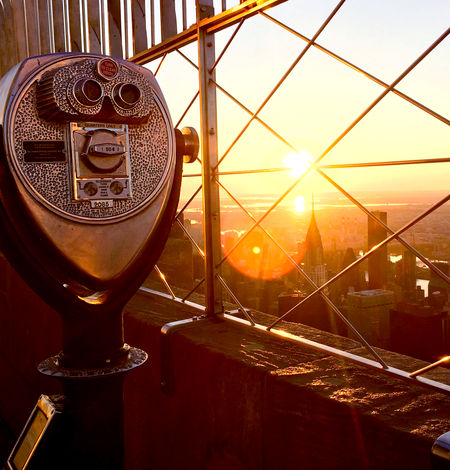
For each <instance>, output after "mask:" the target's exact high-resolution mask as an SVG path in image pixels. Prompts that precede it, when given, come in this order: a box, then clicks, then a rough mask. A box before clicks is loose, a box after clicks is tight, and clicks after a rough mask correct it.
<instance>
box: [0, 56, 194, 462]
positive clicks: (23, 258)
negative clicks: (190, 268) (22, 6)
mask: <svg viewBox="0 0 450 470" xmlns="http://www.w3.org/2000/svg"><path fill="white" fill-rule="evenodd" d="M0 126H1V128H0V138H1V145H0V153H1V155H0V224H1V230H0V232H1V233H0V237H1V249H2V250H3V252H4V253H5V255H6V256H7V257H8V259H9V260H10V262H11V264H12V265H13V266H14V268H15V269H16V270H17V271H18V272H19V273H20V274H21V276H22V277H23V278H24V279H25V280H26V281H27V282H28V283H29V284H30V286H31V287H32V288H33V289H34V290H35V291H36V292H37V293H38V294H39V295H40V296H41V297H42V298H43V299H44V300H45V301H46V302H47V303H48V304H50V305H51V306H52V307H53V308H54V309H56V310H57V311H58V312H59V313H60V314H61V316H62V321H63V350H62V351H61V352H60V353H59V354H58V355H56V356H54V357H51V358H48V359H46V360H44V361H43V362H42V363H41V364H40V366H39V370H40V371H41V372H42V373H44V374H47V375H50V376H54V377H57V378H59V379H60V380H61V381H62V385H63V391H64V395H63V396H62V397H59V398H56V397H47V396H45V395H43V396H41V398H40V400H39V402H38V403H37V405H36V407H35V409H34V410H33V412H32V414H31V415H30V418H29V420H28V422H27V423H26V425H25V428H24V430H23V432H22V435H21V436H20V437H19V439H18V441H17V443H16V445H15V447H14V449H13V450H12V452H11V455H10V457H9V459H8V462H7V464H6V468H8V469H13V470H16V469H21V470H22V469H41V468H42V469H43V468H45V469H47V470H48V469H56V468H57V469H94V468H95V469H96V470H99V469H116V468H117V469H121V468H123V416H122V415H123V404H122V381H123V377H124V374H125V373H126V372H127V371H129V370H130V369H132V368H134V367H136V366H138V365H140V364H142V363H143V362H144V361H145V360H146V358H147V355H146V353H145V352H144V351H141V350H139V349H137V348H133V347H130V346H128V345H127V344H125V343H124V338H123V326H122V308H123V306H124V305H125V303H126V302H127V301H128V300H129V299H130V297H131V296H132V295H133V294H134V292H135V291H136V290H137V289H138V287H139V286H140V285H141V283H142V282H143V280H144V279H145V277H146V276H147V274H148V272H149V271H150V270H151V269H152V267H153V266H154V263H155V262H156V260H157V258H158V256H159V255H160V253H161V251H162V248H163V246H164V244H165V242H166V239H167V237H168V235H169V231H170V227H171V223H172V220H173V217H174V214H175V211H176V207H177V204H178V198H179V190H180V182H181V166H182V161H183V156H184V157H185V159H192V158H193V157H195V156H196V153H197V152H198V138H197V135H196V133H195V131H193V130H192V129H190V128H187V129H183V131H178V130H175V129H174V128H173V125H172V122H171V119H170V116H169V112H168V109H167V105H166V103H165V100H164V97H163V95H162V93H161V90H160V88H159V86H158V84H157V82H156V80H155V79H154V77H153V75H152V74H151V72H150V71H148V70H146V69H144V68H142V67H139V66H137V65H135V64H132V63H130V62H127V61H123V60H120V59H112V58H109V57H104V56H100V55H94V54H77V53H74V54H54V55H46V56H40V57H32V58H29V59H27V60H25V61H23V62H22V63H20V64H19V65H17V66H16V67H15V68H13V69H11V70H10V71H9V72H8V73H7V74H6V75H5V76H4V77H3V79H2V81H1V82H0ZM18 353H20V351H18Z"/></svg>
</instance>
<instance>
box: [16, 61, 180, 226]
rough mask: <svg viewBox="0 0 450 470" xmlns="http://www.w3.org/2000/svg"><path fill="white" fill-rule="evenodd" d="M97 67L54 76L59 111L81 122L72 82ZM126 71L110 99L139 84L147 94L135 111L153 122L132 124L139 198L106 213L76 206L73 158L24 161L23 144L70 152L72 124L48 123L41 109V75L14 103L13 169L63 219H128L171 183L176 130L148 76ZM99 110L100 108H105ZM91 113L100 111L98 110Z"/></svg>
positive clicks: (108, 89) (87, 64)
mask: <svg viewBox="0 0 450 470" xmlns="http://www.w3.org/2000/svg"><path fill="white" fill-rule="evenodd" d="M95 63H96V61H94V60H82V61H80V63H79V64H77V65H75V66H73V67H71V66H69V67H63V68H60V69H58V71H57V72H56V74H54V76H53V82H54V84H55V87H56V92H55V94H54V98H55V101H56V103H57V105H58V107H59V108H60V109H62V110H63V111H64V112H66V113H68V114H69V113H73V114H74V118H73V119H74V120H77V122H79V121H80V117H82V116H83V115H82V116H80V113H78V112H77V111H78V108H80V105H79V103H77V102H76V100H75V99H74V98H73V96H72V94H71V93H69V92H68V90H71V89H72V86H71V85H73V83H72V82H75V81H76V80H77V79H79V78H80V76H81V75H83V74H85V75H87V74H88V73H91V74H92V73H93V72H92V71H91V70H90V69H91V68H92V67H94V66H95ZM61 65H64V63H63V64H61ZM122 71H123V75H122ZM122 71H121V73H120V74H119V75H118V76H117V77H116V78H115V79H114V80H111V81H110V82H105V83H103V86H104V87H105V94H109V93H112V89H113V88H114V86H115V85H116V84H117V83H119V82H123V81H127V80H128V81H130V82H131V80H134V82H135V83H138V84H139V85H140V87H141V88H142V90H143V91H144V93H143V100H142V103H140V104H138V105H137V107H136V108H138V109H137V110H136V111H137V112H138V113H139V112H140V113H141V115H142V114H149V115H150V117H149V121H148V123H147V124H145V125H130V126H129V128H128V132H129V144H130V161H131V162H130V163H131V172H132V179H133V196H134V197H133V198H132V199H129V200H116V201H114V205H113V207H111V208H108V209H107V210H103V209H102V210H100V211H99V210H96V209H93V208H92V207H91V204H90V203H89V202H86V201H85V202H74V201H73V196H72V190H71V184H72V183H71V181H70V172H71V169H70V164H69V160H68V159H67V160H66V161H65V162H45V163H41V164H39V165H36V164H33V163H27V162H25V161H24V154H25V150H24V148H23V143H24V142H25V141H45V140H60V141H66V149H65V150H66V152H68V151H69V148H68V147H69V142H68V141H67V140H68V139H66V133H67V123H59V122H48V121H46V120H43V119H41V118H40V117H39V114H38V112H37V110H36V82H37V80H39V78H40V76H39V73H38V74H36V75H35V76H33V77H32V79H31V80H30V81H29V82H28V84H27V86H25V87H24V88H23V89H22V90H21V93H20V94H19V95H18V96H17V98H16V99H15V100H14V103H12V104H11V107H10V109H9V116H10V118H9V122H7V125H9V127H10V128H11V129H12V130H13V136H12V139H11V140H12V141H11V142H10V153H11V160H12V164H13V165H14V166H15V168H16V170H17V172H18V174H19V176H20V177H21V180H22V182H23V183H24V185H25V187H26V188H27V190H28V191H29V192H30V193H31V194H32V195H33V196H34V197H35V198H37V199H38V200H39V201H40V202H42V203H44V204H45V205H46V206H47V207H49V208H51V209H52V210H55V211H57V212H58V213H59V214H60V215H63V216H66V217H69V218H74V219H92V220H99V219H100V220H101V219H104V220H111V219H117V218H121V217H122V216H129V215H131V214H132V213H134V212H135V211H136V210H137V209H139V208H142V207H144V206H145V205H146V204H147V203H149V202H150V201H151V200H152V198H153V197H155V196H156V194H157V193H158V190H159V189H160V188H161V186H162V184H163V183H164V182H165V180H166V179H167V172H168V168H169V167H170V165H171V163H172V146H173V142H172V136H171V135H170V134H169V132H170V130H171V129H170V124H169V119H168V116H167V115H166V113H165V111H164V109H163V107H162V105H161V103H160V101H159V100H158V98H157V97H156V96H154V93H153V90H152V87H151V84H150V83H149V82H148V81H146V80H145V77H143V76H139V78H137V77H138V74H137V73H136V72H134V73H133V74H132V75H131V72H130V71H129V70H128V69H127V68H126V67H123V68H122ZM133 77H134V78H133ZM67 83H69V86H67ZM98 107H101V103H99V105H98ZM116 108H117V112H118V114H120V113H121V114H122V115H125V116H127V115H128V114H130V113H131V112H133V110H123V109H120V108H119V107H116ZM86 112H92V113H94V112H98V109H97V106H95V107H93V110H87V111H86ZM86 117H87V116H86ZM91 119H94V116H91ZM96 125H97V126H98V124H96ZM105 127H107V126H106V125H105Z"/></svg>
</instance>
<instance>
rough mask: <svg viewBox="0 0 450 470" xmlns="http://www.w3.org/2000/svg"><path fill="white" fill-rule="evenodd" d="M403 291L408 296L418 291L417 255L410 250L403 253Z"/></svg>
mask: <svg viewBox="0 0 450 470" xmlns="http://www.w3.org/2000/svg"><path fill="white" fill-rule="evenodd" d="M401 263H402V265H401V266H402V279H401V285H402V289H403V291H404V293H405V295H407V294H408V293H413V292H414V291H415V290H416V255H415V254H414V253H411V252H410V251H409V250H407V251H404V252H403V256H402V260H401Z"/></svg>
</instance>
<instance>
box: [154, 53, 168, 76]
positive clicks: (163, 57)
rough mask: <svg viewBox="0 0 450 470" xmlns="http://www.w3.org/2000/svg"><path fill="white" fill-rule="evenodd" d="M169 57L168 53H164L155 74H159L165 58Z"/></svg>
mask: <svg viewBox="0 0 450 470" xmlns="http://www.w3.org/2000/svg"><path fill="white" fill-rule="evenodd" d="M166 57H167V54H164V55H163V56H162V58H161V60H160V62H159V65H158V67H157V68H156V71H155V73H154V76H155V77H156V75H158V72H159V69H160V68H161V65H162V64H163V62H164V60H165V58H166Z"/></svg>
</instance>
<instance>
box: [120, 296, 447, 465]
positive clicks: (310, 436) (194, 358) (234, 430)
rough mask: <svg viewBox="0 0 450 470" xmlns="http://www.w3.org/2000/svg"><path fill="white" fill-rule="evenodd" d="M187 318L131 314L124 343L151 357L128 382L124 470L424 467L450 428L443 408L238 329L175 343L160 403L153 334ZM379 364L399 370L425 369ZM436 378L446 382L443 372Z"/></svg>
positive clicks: (419, 394) (154, 305) (144, 304)
mask: <svg viewBox="0 0 450 470" xmlns="http://www.w3.org/2000/svg"><path fill="white" fill-rule="evenodd" d="M174 310H177V312H176V313H177V314H176V315H174V313H175V312H174ZM194 313H196V314H197V313H198V312H192V311H189V309H187V308H180V307H176V306H174V304H173V303H170V302H165V301H163V300H161V299H160V298H157V297H153V296H147V295H141V294H138V295H137V296H135V297H134V299H133V300H132V301H131V302H130V303H129V305H128V307H127V314H126V335H127V340H128V341H130V342H132V343H133V344H134V345H137V346H139V347H142V348H143V349H146V350H147V351H148V352H149V353H150V364H148V365H147V366H145V368H142V369H141V370H138V371H136V373H134V374H132V376H131V375H130V377H129V378H128V381H127V389H126V394H127V396H129V397H131V396H133V398H132V399H129V400H128V401H127V419H128V420H129V423H130V427H133V426H134V424H136V427H135V428H133V429H130V428H129V429H128V430H129V433H128V439H129V440H128V441H127V449H128V450H129V458H130V460H129V462H130V468H133V469H134V468H136V469H140V468H142V469H143V468H148V467H146V466H145V465H143V464H142V462H152V468H158V469H160V468H161V469H173V468H183V469H222V468H223V469H265V470H268V469H271V470H272V469H273V470H275V469H277V470H278V469H299V468H301V469H346V470H348V469H355V470H356V469H358V470H359V469H381V468H382V469H391V468H392V469H427V468H429V460H430V456H429V453H430V449H431V445H432V443H433V442H434V440H435V439H436V438H437V437H438V436H439V435H440V434H442V433H444V432H446V431H448V430H449V428H450V406H449V405H450V398H449V397H447V396H445V395H443V394H440V393H434V392H429V391H427V390H424V389H423V388H421V387H417V386H410V385H409V384H408V383H405V382H403V381H400V380H397V379H393V378H390V377H387V376H385V375H382V374H379V373H376V372H374V371H371V370H369V369H366V368H363V367H359V366H356V365H352V364H348V363H344V362H342V361H340V360H338V359H336V358H332V357H327V356H326V355H325V354H323V353H319V352H316V351H313V350H311V349H308V348H304V347H301V346H298V345H294V344H290V343H288V342H286V341H282V340H279V339H277V338H273V337H271V336H268V335H265V334H264V333H261V332H258V331H255V330H252V329H249V328H247V327H245V326H241V325H238V324H235V323H231V322H224V321H213V320H204V321H201V322H197V323H196V324H195V325H194V326H190V327H189V328H186V329H184V330H178V331H176V332H175V333H174V334H173V335H172V336H171V339H170V361H169V362H170V367H171V369H172V371H173V378H174V390H175V393H174V395H173V396H172V397H169V396H166V395H164V394H163V393H161V391H160V389H159V378H160V359H161V357H160V341H161V337H160V333H159V330H160V327H161V326H162V325H163V324H164V323H166V322H170V321H173V320H174V319H179V318H182V317H184V318H187V317H189V316H191V315H193V314H194ZM266 323H267V322H266ZM286 326H288V327H290V328H291V329H293V330H296V333H297V334H302V335H303V336H305V337H309V338H310V339H316V340H317V339H318V337H320V339H321V340H323V341H324V342H328V344H330V343H331V344H334V345H336V342H338V343H340V346H341V347H343V348H344V349H348V350H355V351H357V349H358V348H360V345H359V343H356V342H354V341H352V340H346V339H342V338H336V337H334V336H333V335H328V334H325V333H322V332H318V331H317V330H314V329H312V328H309V327H303V326H301V325H283V327H284V328H286ZM288 329H289V328H288ZM384 354H388V355H390V356H392V358H394V359H395V361H396V366H399V367H402V368H404V369H406V370H414V369H415V368H417V367H420V365H421V364H422V362H421V361H416V360H414V359H411V358H407V357H405V356H400V355H393V354H392V353H386V352H385V353H384ZM391 362H392V361H391ZM435 374H436V373H435ZM437 374H439V376H440V377H441V378H444V379H446V380H448V379H449V378H450V371H449V370H447V369H443V370H441V371H439V372H437ZM149 376H150V377H151V378H152V380H151V381H150V382H149V381H148V377H149ZM435 377H436V376H435ZM140 404H141V405H142V406H140ZM131 423H134V424H131ZM135 459H136V460H135Z"/></svg>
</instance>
